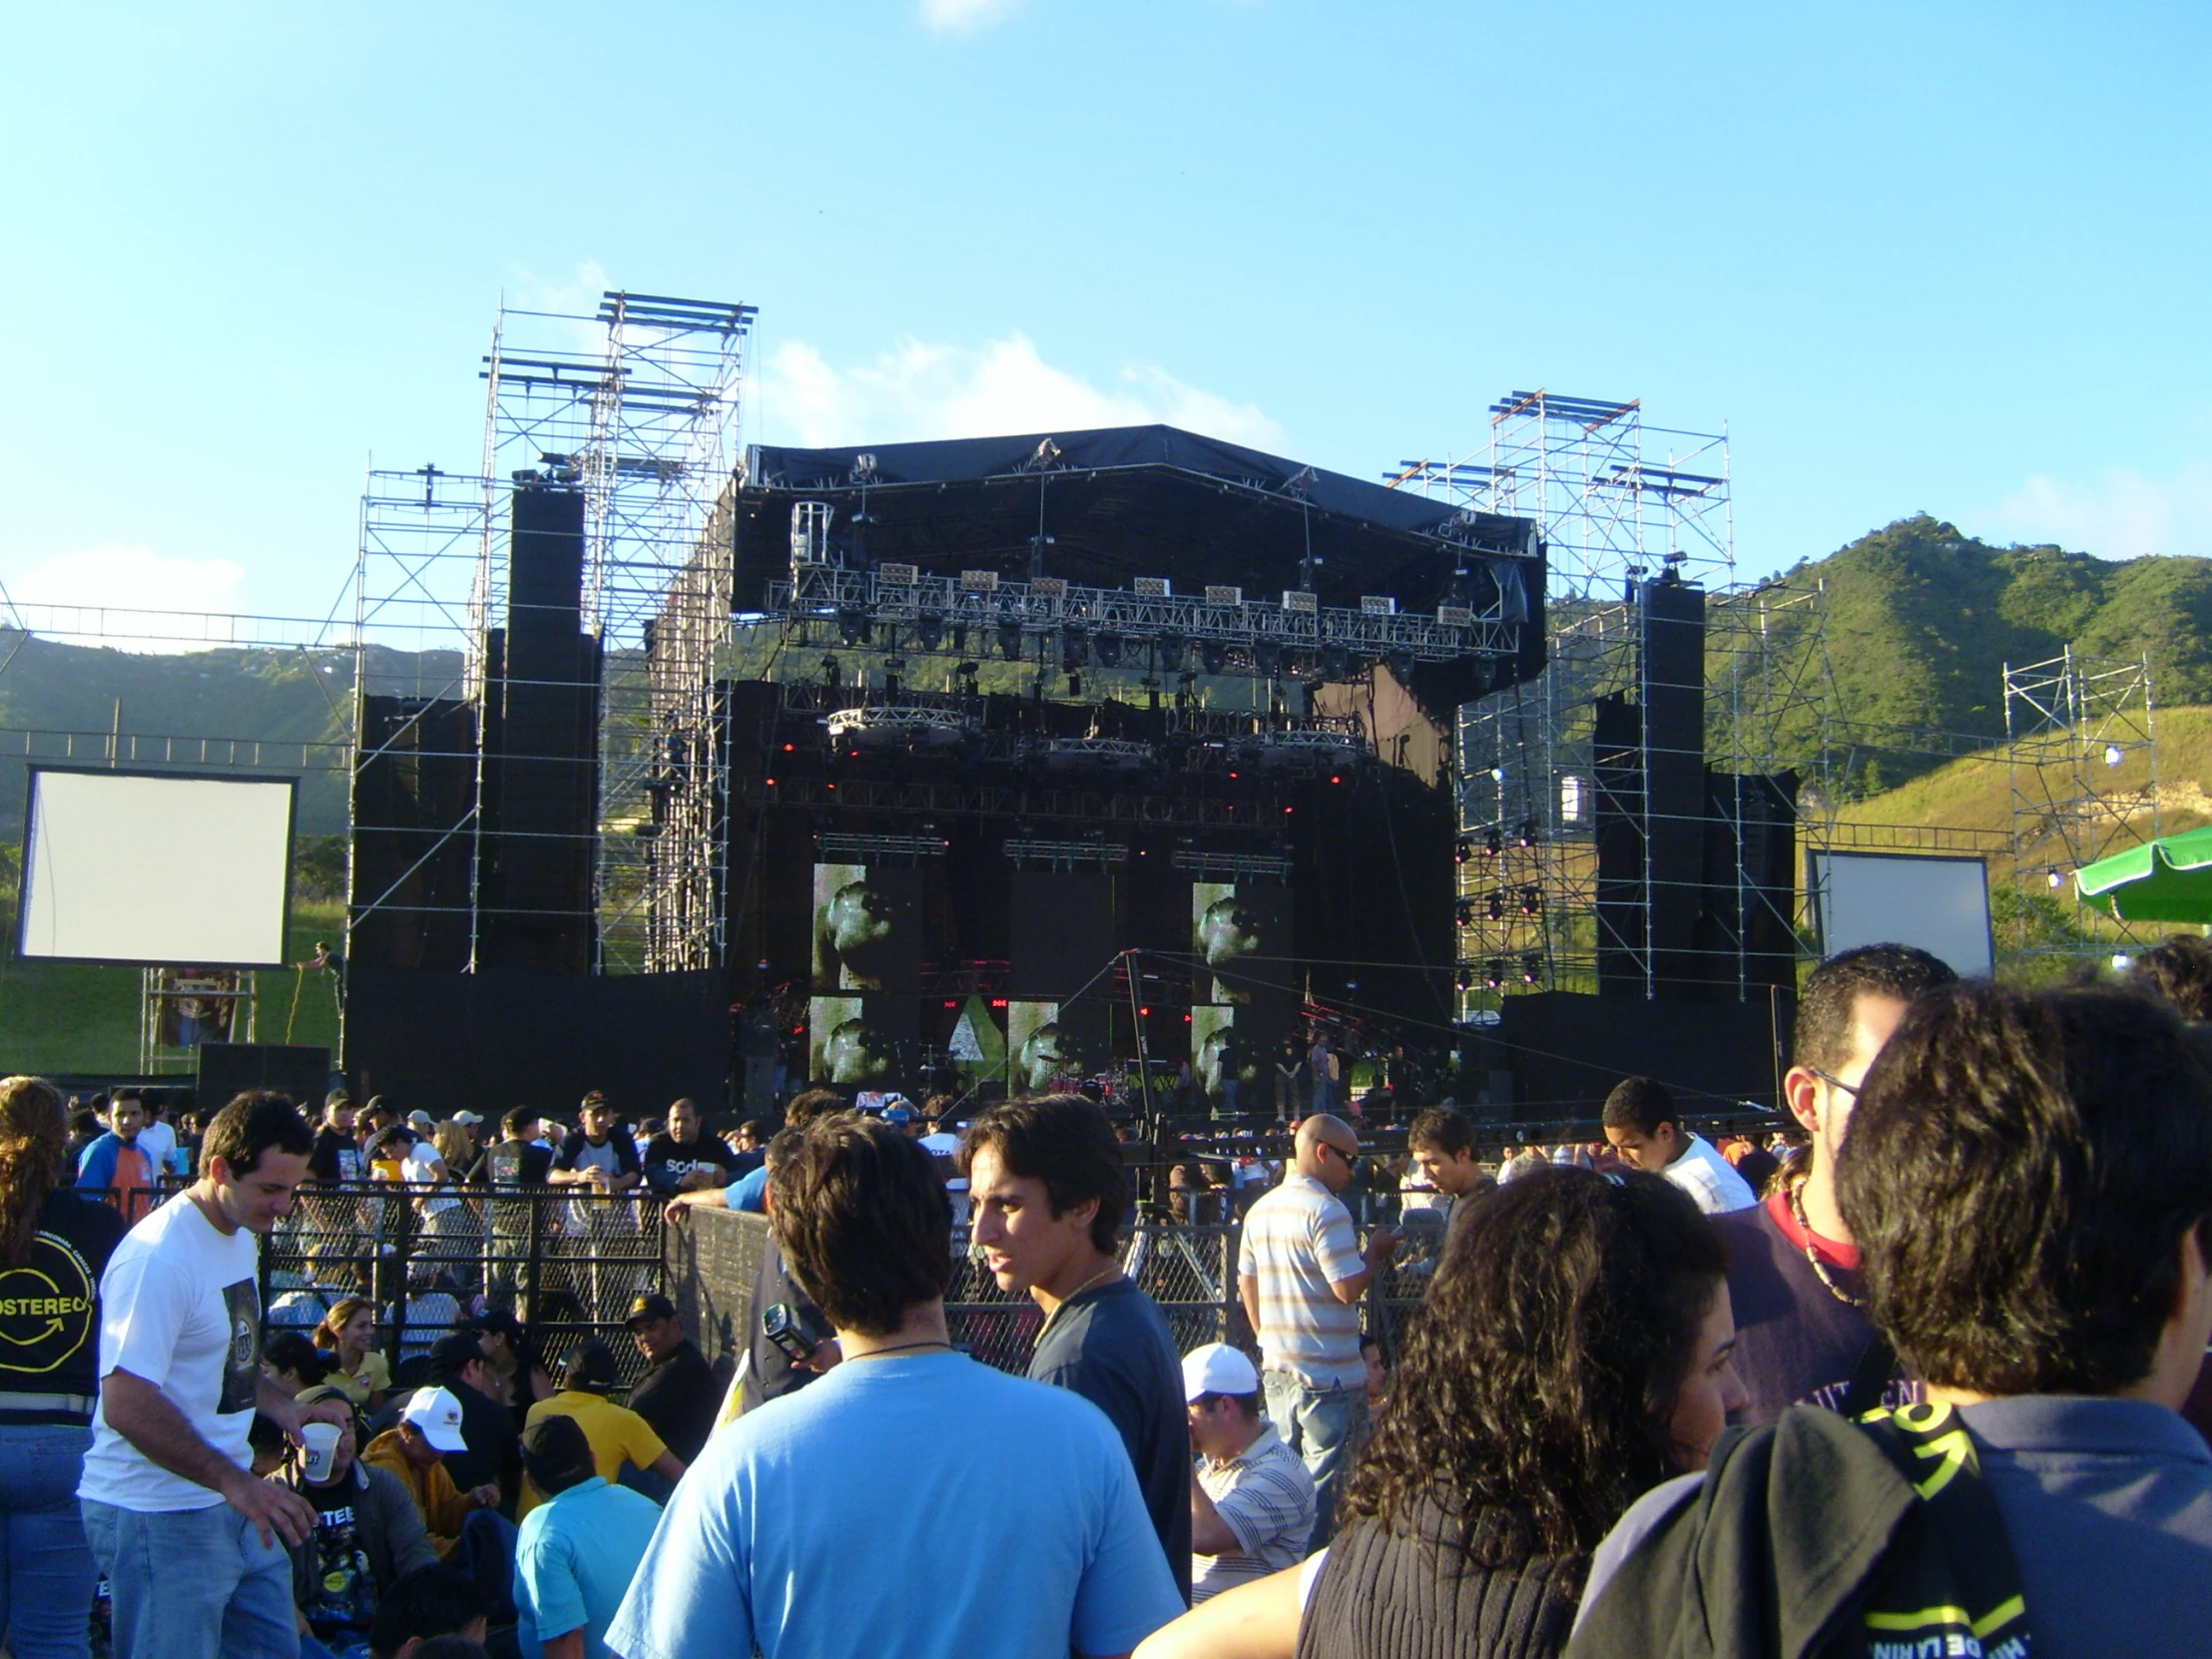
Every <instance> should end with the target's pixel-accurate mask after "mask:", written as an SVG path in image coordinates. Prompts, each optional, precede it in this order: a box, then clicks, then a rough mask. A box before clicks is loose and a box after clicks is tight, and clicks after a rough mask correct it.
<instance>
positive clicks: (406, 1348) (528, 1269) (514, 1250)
mask: <svg viewBox="0 0 2212 1659" xmlns="http://www.w3.org/2000/svg"><path fill="white" fill-rule="evenodd" d="M663 1203H664V1200H662V1199H660V1198H657V1197H655V1196H653V1195H652V1194H650V1193H643V1192H638V1193H613V1194H599V1193H594V1192H592V1191H591V1190H590V1189H588V1188H579V1187H530V1188H511V1187H507V1188H493V1189H489V1190H486V1189H482V1188H476V1187H455V1186H442V1187H421V1186H407V1185H401V1184H399V1183H395V1182H389V1181H365V1182H344V1183H338V1184H332V1185H322V1186H313V1187H306V1188H302V1189H301V1190H300V1193H299V1196H298V1199H297V1201H296V1202H295V1203H294V1204H293V1206H292V1211H291V1214H290V1215H288V1216H286V1217H285V1218H284V1219H283V1220H281V1221H280V1222H278V1223H277V1229H276V1231H275V1232H274V1233H272V1234H271V1235H270V1238H269V1241H268V1243H267V1244H266V1245H265V1246H264V1248H263V1250H262V1306H263V1307H264V1308H265V1309H266V1310H267V1311H268V1322H269V1324H270V1325H271V1326H272V1327H281V1326H292V1327H295V1328H300V1329H306V1328H310V1327H312V1326H315V1325H317V1324H319V1323H320V1322H321V1321H322V1319H323V1316H324V1315H326V1314H327V1313H328V1312H329V1310H330V1309H331V1308H332V1307H333V1306H335V1305H336V1304H337V1303H338V1302H339V1301H341V1300H343V1299H344V1298H346V1297H364V1298H366V1299H367V1300H368V1301H370V1302H371V1303H373V1304H374V1305H375V1308H376V1314H377V1324H378V1347H379V1348H380V1350H381V1351H382V1352H384V1353H385V1354H386V1356H387V1357H388V1358H389V1359H390V1360H391V1362H392V1364H393V1367H394V1371H395V1374H396V1373H398V1372H401V1371H409V1372H411V1371H412V1370H414V1369H418V1367H417V1366H416V1365H415V1364H413V1363H416V1362H420V1361H422V1360H423V1359H425V1358H426V1357H427V1356H428V1354H429V1352H430V1347H431V1345H432V1344H433V1343H435V1342H436V1341H437V1340H438V1339H439V1338H440V1337H442V1336H445V1335H446V1334H447V1333H448V1332H450V1331H451V1330H452V1329H453V1328H454V1326H456V1325H457V1324H459V1323H460V1322H461V1321H462V1320H463V1319H465V1318H467V1317H468V1315H469V1314H470V1313H471V1312H472V1311H473V1310H474V1309H475V1308H476V1307H477V1306H479V1305H481V1306H485V1307H490V1308H496V1309H502V1310H505V1311H507V1312H510V1313H512V1314H514V1315H515V1317H516V1318H518V1319H520V1320H521V1321H523V1323H524V1324H526V1325H527V1326H528V1327H529V1328H530V1331H531V1334H532V1336H533V1337H534V1338H535V1339H536V1342H537V1346H538V1351H539V1355H540V1357H541V1358H542V1359H543V1360H544V1361H545V1362H546V1363H548V1364H552V1363H555V1362H557V1361H558V1360H559V1359H560V1358H561V1357H562V1356H563V1355H565V1354H566V1353H567V1352H568V1351H569V1350H570V1349H572V1348H574V1347H576V1346H577V1345H578V1344H579V1343H582V1342H584V1341H586V1340H587V1339H590V1338H594V1337H596V1338H598V1339H599V1340H601V1341H603V1342H605V1343H606V1344H607V1345H608V1347H609V1348H611V1349H612V1350H613V1351H614V1354H615V1360H616V1364H617V1366H618V1367H619V1368H620V1369H621V1371H622V1375H623V1382H624V1383H625V1385H627V1384H628V1383H631V1382H633V1381H635V1378H636V1376H637V1374H638V1373H639V1372H640V1371H641V1370H642V1369H643V1365H644V1362H643V1360H642V1359H641V1358H640V1356H639V1355H638V1354H637V1352H636V1350H635V1346H634V1345H633V1344H632V1343H631V1342H630V1341H629V1338H628V1336H627V1334H626V1331H625V1328H624V1324H623V1321H624V1318H625V1316H626V1315H627V1314H628V1313H629V1311H630V1306H631V1304H632V1303H633V1302H634V1301H635V1300H636V1299H637V1298H638V1297H639V1296H641V1295H643V1294H645V1293H646V1292H649V1291H659V1290H661V1289H662V1286H663V1284H664V1281H665V1278H666V1274H665V1270H664V1265H663V1261H662V1238H661V1235H662V1221H661V1208H662V1204H663ZM479 1299H481V1303H480V1304H479ZM401 1380H402V1381H404V1380H405V1379H401Z"/></svg>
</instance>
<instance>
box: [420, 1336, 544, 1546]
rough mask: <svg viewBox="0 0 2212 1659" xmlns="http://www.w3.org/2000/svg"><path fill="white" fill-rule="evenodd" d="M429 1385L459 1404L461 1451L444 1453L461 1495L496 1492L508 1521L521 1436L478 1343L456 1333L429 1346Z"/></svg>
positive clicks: (517, 1485) (517, 1481) (517, 1486)
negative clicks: (493, 1488) (485, 1490)
mask: <svg viewBox="0 0 2212 1659" xmlns="http://www.w3.org/2000/svg"><path fill="white" fill-rule="evenodd" d="M429 1370H430V1382H431V1383H433V1384H434V1385H436V1386H438V1387H441V1388H443V1389H445V1391H446V1392H448V1393H450V1394H451V1395H452V1396H453V1397H454V1398H455V1399H457V1400H459V1401H460V1405H461V1438H462V1440H463V1441H464V1442H465V1443H466V1445H467V1449H466V1450H465V1451H448V1452H447V1453H446V1454H445V1466H446V1469H447V1471H448V1472H449V1473H450V1474H451V1475H452V1476H453V1484H454V1485H456V1486H458V1487H459V1488H460V1489H461V1490H462V1491H464V1492H466V1491H473V1490H475V1489H476V1488H477V1487H479V1486H487V1485H495V1486H497V1487H498V1488H499V1512H500V1513H501V1514H503V1515H507V1516H509V1517H510V1518H512V1516H513V1512H514V1507H515V1504H516V1502H517V1500H518V1499H519V1497H520V1494H521V1489H522V1431H521V1429H520V1428H518V1427H517V1426H516V1424H515V1419H514V1415H513V1413H512V1412H510V1411H509V1410H508V1409H507V1407H506V1406H504V1405H502V1404H500V1403H499V1401H498V1400H497V1399H495V1398H494V1397H493V1396H492V1393H491V1390H492V1389H493V1388H496V1387H498V1386H499V1385H500V1383H499V1378H498V1376H497V1375H496V1374H495V1372H494V1371H493V1368H492V1362H491V1361H490V1360H489V1359H488V1358H487V1357H486V1356H485V1354H484V1349H483V1345H482V1342H481V1341H480V1339H478V1338H477V1337H476V1336H474V1335H473V1334H472V1333H470V1332H467V1331H456V1332H454V1333H453V1334H452V1335H451V1336H447V1337H440V1338H439V1339H438V1340H437V1341H436V1342H434V1343H432V1344H431V1345H430V1367H429Z"/></svg>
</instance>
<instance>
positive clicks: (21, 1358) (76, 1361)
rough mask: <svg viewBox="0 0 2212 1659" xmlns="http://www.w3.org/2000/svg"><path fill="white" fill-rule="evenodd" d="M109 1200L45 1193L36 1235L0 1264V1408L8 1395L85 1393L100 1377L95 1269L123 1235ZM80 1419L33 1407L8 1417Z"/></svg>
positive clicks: (102, 1268)
mask: <svg viewBox="0 0 2212 1659" xmlns="http://www.w3.org/2000/svg"><path fill="white" fill-rule="evenodd" d="M125 1230H126V1229H125V1226H124V1222H123V1218H122V1216H120V1215H119V1214H117V1213H116V1210H115V1209H114V1207H113V1206H112V1205H107V1204H102V1203H99V1202H98V1201H96V1200H93V1199H87V1198H80V1197H79V1196H78V1195H77V1193H76V1192H75V1191H73V1190H72V1189H70V1188H68V1187H57V1188H56V1189H55V1190H54V1191H53V1192H51V1193H49V1194H48V1195H47V1198H46V1203H45V1205H44V1206H43V1207H42V1208H41V1209H40V1211H39V1219H38V1236H37V1237H36V1238H35V1239H34V1240H33V1241H32V1244H31V1250H30V1254H29V1256H28V1257H27V1258H26V1259H25V1260H24V1261H23V1262H22V1263H21V1264H20V1265H19V1266H16V1267H5V1266H0V1410H9V1411H15V1410H16V1408H15V1407H11V1406H10V1405H9V1403H8V1399H7V1396H8V1395H9V1394H80V1395H85V1396H88V1397H89V1396H90V1395H91V1394H92V1393H93V1391H94V1390H95V1389H96V1388H97V1387H98V1385H99V1379H100V1276H101V1275H102V1274H103V1273H105V1272H107V1269H108V1258H109V1256H111V1255H112V1254H114V1252H115V1247H116V1246H117V1245H119V1244H121V1243H122V1242H123V1235H124V1232H125ZM48 1414H51V1416H52V1418H53V1420H55V1421H68V1420H82V1415H81V1413H73V1412H70V1411H67V1410H60V1409H54V1408H50V1407H34V1408H32V1411H31V1413H29V1414H16V1415H13V1416H12V1417H11V1419H10V1420H12V1421H18V1422H21V1421H28V1420H37V1418H38V1416H42V1415H48Z"/></svg>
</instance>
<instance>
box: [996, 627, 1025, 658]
mask: <svg viewBox="0 0 2212 1659" xmlns="http://www.w3.org/2000/svg"><path fill="white" fill-rule="evenodd" d="M998 654H999V655H1000V656H1001V657H1005V658H1008V659H1013V658H1017V657H1019V656H1020V655H1021V624H1020V623H1018V622H1002V623H1000V624H999V625H998Z"/></svg>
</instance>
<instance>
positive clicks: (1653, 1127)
mask: <svg viewBox="0 0 2212 1659" xmlns="http://www.w3.org/2000/svg"><path fill="white" fill-rule="evenodd" d="M1603 1121H1604V1124H1605V1138H1606V1140H1608V1141H1610V1142H1611V1143H1612V1146H1613V1150H1614V1151H1615V1152H1617V1153H1619V1154H1620V1155H1621V1158H1622V1160H1623V1161H1624V1162H1626V1163H1628V1164H1630V1165H1632V1166H1633V1167H1635V1168H1637V1169H1640V1170H1643V1171H1645V1172H1646V1173H1648V1174H1651V1175H1663V1176H1665V1177H1666V1178H1667V1179H1668V1180H1669V1181H1672V1182H1673V1183H1674V1184H1675V1185H1676V1186H1678V1187H1680V1188H1681V1189H1682V1190H1683V1191H1684V1192H1686V1193H1688V1194H1689V1195H1690V1196H1691V1197H1692V1198H1694V1199H1696V1200H1697V1207H1698V1208H1699V1209H1700V1210H1703V1211H1704V1212H1705V1213H1706V1214H1707V1215H1709V1216H1721V1215H1727V1214H1728V1213H1729V1212H1731V1211H1734V1210H1749V1209H1750V1208H1752V1206H1754V1205H1755V1204H1757V1203H1758V1202H1759V1195H1758V1194H1757V1193H1755V1192H1753V1191H1752V1190H1751V1183H1750V1182H1749V1181H1746V1180H1745V1179H1744V1178H1743V1177H1742V1176H1740V1175H1738V1174H1737V1173H1736V1170H1735V1167H1734V1166H1733V1165H1731V1164H1730V1163H1729V1161H1728V1160H1727V1159H1726V1158H1723V1157H1722V1156H1721V1155H1720V1153H1719V1151H1718V1150H1716V1149H1715V1147H1714V1146H1713V1143H1712V1142H1710V1141H1708V1140H1707V1139H1705V1137H1704V1136H1702V1135H1695V1134H1692V1133H1691V1132H1690V1131H1689V1130H1687V1129H1685V1128H1683V1127H1682V1115H1681V1113H1680V1112H1678V1111H1677V1110H1676V1109H1675V1104H1674V1096H1673V1095H1672V1094H1671V1093H1669V1092H1668V1089H1667V1086H1666V1085H1665V1084H1664V1083H1656V1082H1654V1081H1652V1079H1650V1078H1648V1077H1626V1078H1623V1079H1622V1080H1621V1081H1620V1082H1618V1083H1616V1084H1614V1085H1613V1092H1612V1093H1611V1094H1609V1095H1607V1096H1606V1097H1605V1115H1604V1120H1603Z"/></svg>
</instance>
